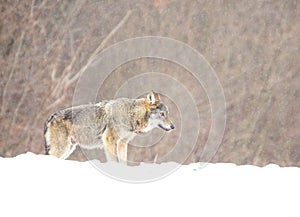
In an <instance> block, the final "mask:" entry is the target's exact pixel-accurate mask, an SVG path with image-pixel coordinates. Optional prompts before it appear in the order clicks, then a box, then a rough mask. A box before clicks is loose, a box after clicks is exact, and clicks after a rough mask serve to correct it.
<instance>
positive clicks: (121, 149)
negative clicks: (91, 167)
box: [117, 139, 128, 165]
mask: <svg viewBox="0 0 300 217" xmlns="http://www.w3.org/2000/svg"><path fill="white" fill-rule="evenodd" d="M127 146H128V144H127V142H126V141H125V140H124V139H119V140H118V143H117V156H118V159H119V161H120V162H122V163H123V164H125V165H127Z"/></svg>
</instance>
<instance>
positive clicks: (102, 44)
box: [67, 10, 132, 86]
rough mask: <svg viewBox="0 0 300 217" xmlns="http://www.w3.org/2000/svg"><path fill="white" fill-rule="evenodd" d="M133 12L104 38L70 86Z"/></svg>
mask: <svg viewBox="0 0 300 217" xmlns="http://www.w3.org/2000/svg"><path fill="white" fill-rule="evenodd" d="M131 13H132V11H131V10H129V11H127V13H126V15H125V16H124V17H123V19H122V20H121V21H120V22H119V23H118V25H117V26H116V27H115V28H114V29H113V30H112V31H111V32H110V33H109V34H108V35H107V36H106V37H105V38H104V40H103V41H102V42H101V43H100V45H99V46H98V47H97V48H96V50H95V51H94V52H93V53H92V54H91V56H90V57H89V59H88V61H87V63H86V64H85V65H84V66H83V67H82V68H81V69H80V70H79V71H78V72H77V73H76V74H75V75H74V76H73V77H72V78H71V79H70V80H69V81H68V84H67V85H68V86H69V85H71V84H72V83H74V82H75V81H76V80H77V79H78V78H79V77H80V76H81V74H82V72H84V71H85V70H86V69H87V67H88V66H89V65H90V63H91V62H93V61H94V59H95V57H96V56H97V54H98V53H99V52H100V51H101V50H102V49H103V48H104V46H105V44H106V43H107V42H108V40H109V39H110V38H111V37H112V36H113V35H114V34H115V33H116V32H117V31H118V30H119V29H120V28H121V27H122V26H123V25H124V23H125V22H126V21H127V20H128V18H129V17H130V15H131Z"/></svg>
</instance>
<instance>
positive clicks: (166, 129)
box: [158, 124, 171, 131]
mask: <svg viewBox="0 0 300 217" xmlns="http://www.w3.org/2000/svg"><path fill="white" fill-rule="evenodd" d="M158 126H159V127H160V128H161V129H163V130H165V131H170V130H171V129H168V128H165V127H163V126H162V125H160V124H159V125H158Z"/></svg>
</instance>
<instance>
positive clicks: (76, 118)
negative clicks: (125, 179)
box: [44, 91, 175, 164]
mask: <svg viewBox="0 0 300 217" xmlns="http://www.w3.org/2000/svg"><path fill="white" fill-rule="evenodd" d="M168 116H169V112H168V108H167V106H166V105H165V104H163V103H162V102H161V99H160V96H159V94H158V93H156V92H154V91H151V92H150V93H149V94H147V96H146V98H138V99H129V98H118V99H115V100H104V101H101V102H99V103H96V104H88V105H80V106H74V107H71V108H67V109H64V110H60V111H58V112H55V113H53V114H52V115H50V116H49V118H48V119H47V121H46V123H45V127H44V137H45V149H46V154H48V155H52V156H56V157H58V158H62V159H66V158H68V157H69V156H70V154H72V152H73V151H74V150H75V148H76V146H80V147H81V148H86V149H94V148H104V150H105V154H106V158H107V160H108V161H116V162H122V163H124V164H127V147H128V143H129V142H130V141H131V140H132V139H133V138H134V137H135V136H136V135H139V134H145V133H147V132H149V131H151V130H152V129H154V128H161V129H162V130H164V131H171V130H173V129H174V128H175V126H174V124H173V123H172V121H171V120H170V119H169V117H168Z"/></svg>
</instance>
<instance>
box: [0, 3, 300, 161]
mask: <svg viewBox="0 0 300 217" xmlns="http://www.w3.org/2000/svg"><path fill="white" fill-rule="evenodd" d="M0 9H1V14H0V16H1V18H0V54H1V58H0V109H1V111H0V156H1V157H12V156H16V155H18V154H21V153H24V152H28V151H30V152H34V153H38V154H44V138H43V126H44V123H45V120H46V119H47V117H48V116H49V115H50V114H51V113H52V112H54V111H57V110H59V109H63V108H66V107H70V106H71V105H72V97H73V93H74V89H75V86H76V82H77V80H78V77H79V76H78V75H79V73H80V71H82V70H83V69H84V67H86V66H87V63H88V62H89V60H90V59H91V57H92V56H93V55H94V54H96V53H98V52H101V50H103V49H105V48H107V47H109V46H111V45H113V44H115V43H117V42H119V41H123V40H125V39H129V38H133V37H141V36H149V35H154V36H164V37H170V38H174V39H176V40H179V41H182V42H184V43H187V44H188V45H190V46H191V47H193V48H194V49H196V50H197V51H198V52H199V53H201V54H202V55H203V56H204V57H205V58H206V60H207V61H208V62H209V63H210V64H211V66H212V67H213V68H214V70H215V72H216V74H217V76H218V78H219V81H220V83H221V85H222V87H223V90H224V94H225V98H226V103H227V104H226V106H227V107H226V109H227V110H226V112H227V119H226V121H227V123H226V124H227V125H226V129H225V134H224V137H223V142H222V144H221V145H220V148H219V150H218V152H217V154H216V155H215V156H214V157H213V159H212V162H231V163H236V164H252V165H258V166H264V165H266V164H269V163H276V164H278V165H280V166H298V167H299V166H300V144H299V141H300V113H299V110H300V109H299V108H300V61H299V60H300V47H299V44H300V43H299V35H300V2H299V1H297V0H295V1H293V0H265V1H262V0H257V1H246V0H242V1H238V0H236V1H203V0H199V1H196V0H186V1H179V0H147V1H138V0H122V1H121V0H116V1H109V0H103V1H101V0H98V1H97V0H74V1H62V0H55V1H53V0H30V1H29V0H14V1H8V0H3V1H1V3H0ZM149 71H154V72H161V73H166V74H168V75H171V76H172V77H174V78H176V79H178V80H180V82H181V83H182V84H183V85H184V86H185V87H186V88H187V89H188V90H189V91H190V92H191V93H192V95H193V96H194V97H195V99H196V101H197V102H198V103H197V108H198V110H199V115H200V119H201V127H200V134H199V137H198V141H197V144H196V146H195V147H194V148H193V150H186V152H188V153H189V154H188V156H187V158H185V159H184V163H185V164H188V163H192V162H198V161H199V157H200V155H201V153H202V150H203V146H204V144H205V142H206V140H207V137H208V133H209V129H210V126H211V116H210V105H209V100H208V98H207V96H206V94H205V91H204V90H203V88H202V87H201V86H199V84H198V83H197V82H196V81H195V79H194V78H193V76H192V75H191V74H190V73H189V72H188V71H186V70H185V69H184V68H182V67H180V66H179V65H176V64H174V63H170V62H167V61H164V60H158V59H151V58H144V59H139V60H135V61H131V62H129V63H127V64H124V65H122V66H120V67H118V68H117V69H116V70H114V71H113V72H112V73H111V74H110V76H109V77H107V78H106V82H105V84H104V85H103V86H102V87H101V89H100V90H99V100H100V99H111V98H113V97H114V96H115V93H116V92H117V90H118V88H119V87H120V86H122V84H123V83H124V82H126V80H127V79H128V78H130V77H132V76H135V75H138V74H139V73H141V72H149ZM171 88H176V87H171ZM132 91H135V90H132ZM162 99H163V100H164V101H165V102H166V104H167V105H168V106H169V110H170V116H171V118H172V119H173V120H174V122H175V123H177V124H178V123H179V122H180V117H179V111H177V110H176V105H175V104H174V103H176V102H171V101H169V100H168V98H167V97H164V96H162ZM187 106H188V105H187ZM183 112H184V111H183ZM191 121H192V120H191ZM179 125H180V124H179ZM179 130H180V127H179V129H176V130H175V131H174V133H172V134H171V133H170V134H166V135H165V136H164V137H163V139H162V140H160V141H159V142H158V143H157V144H155V145H153V146H151V147H147V148H145V147H136V146H133V145H131V146H129V153H128V155H129V156H128V157H129V160H132V161H136V162H140V161H145V162H165V161H181V160H182V159H181V160H180V158H181V156H182V154H183V153H180V152H178V153H173V154H172V155H168V154H167V153H170V152H171V151H172V148H173V146H174V143H175V142H176V139H177V137H178V132H179ZM189 130H193V129H189ZM154 133H155V132H154ZM182 150H183V152H185V149H184V147H183V149H182ZM94 156H95V158H100V159H101V161H105V158H104V155H103V152H102V151H101V150H97V151H95V154H94ZM163 156H164V157H163ZM184 156H185V154H184ZM70 159H72V160H80V161H84V160H86V159H85V156H84V154H83V153H82V151H81V150H80V149H79V148H78V149H77V150H76V151H75V152H74V153H73V154H72V155H71V156H70Z"/></svg>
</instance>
